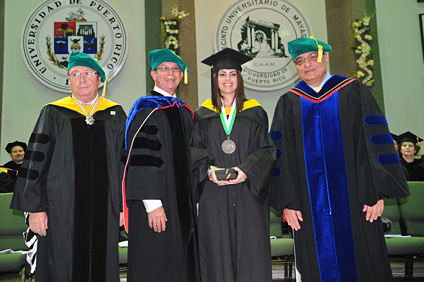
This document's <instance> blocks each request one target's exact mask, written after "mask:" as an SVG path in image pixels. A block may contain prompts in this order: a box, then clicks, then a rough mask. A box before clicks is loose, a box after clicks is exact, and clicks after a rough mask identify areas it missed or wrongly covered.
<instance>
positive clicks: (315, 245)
mask: <svg viewBox="0 0 424 282" xmlns="http://www.w3.org/2000/svg"><path fill="white" fill-rule="evenodd" d="M288 47H289V53H290V55H291V56H292V58H293V61H294V63H295V65H296V69H297V73H298V75H299V77H300V78H301V79H302V81H301V82H300V83H299V84H297V85H296V86H295V87H294V88H293V89H291V90H290V91H289V92H288V93H286V94H284V95H283V96H281V98H280V100H279V101H278V104H277V107H276V110H275V114H274V119H273V123H272V126H271V130H272V132H271V135H272V137H273V139H274V141H275V144H276V145H277V147H278V149H279V152H280V153H279V154H277V156H280V157H279V159H277V167H276V169H275V171H274V177H273V180H272V183H271V191H270V200H271V204H272V205H273V206H274V207H276V208H277V209H279V210H282V209H284V214H285V217H286V219H287V222H288V224H289V225H290V226H291V227H292V228H293V229H294V231H293V232H294V239H295V254H296V270H297V273H296V275H297V279H300V280H301V281H308V282H315V281H326V282H327V281H343V282H346V281H355V282H367V281H369V282H387V281H391V280H392V274H391V269H390V264H389V260H388V255H387V250H386V244H385V240H384V235H383V228H382V223H381V220H380V216H381V213H382V212H383V208H384V201H383V198H386V197H387V198H394V197H407V196H408V195H409V190H408V186H407V183H406V181H405V177H404V175H403V173H402V169H401V166H400V160H399V157H398V155H397V154H396V152H395V149H394V146H393V138H392V136H391V135H390V133H389V130H388V126H387V120H386V118H385V117H384V116H383V114H382V113H381V111H380V109H379V108H378V106H377V103H376V102H375V100H374V98H373V96H372V94H371V93H370V91H369V90H368V89H367V87H365V86H364V85H363V84H362V83H361V82H360V81H358V80H356V79H351V78H347V77H342V76H339V75H330V74H329V73H328V72H327V70H326V67H327V65H328V61H329V58H328V53H327V52H329V51H331V46H330V45H328V44H325V43H324V42H321V41H319V40H315V39H314V38H313V37H312V38H298V39H295V40H293V41H291V42H289V43H288Z"/></svg>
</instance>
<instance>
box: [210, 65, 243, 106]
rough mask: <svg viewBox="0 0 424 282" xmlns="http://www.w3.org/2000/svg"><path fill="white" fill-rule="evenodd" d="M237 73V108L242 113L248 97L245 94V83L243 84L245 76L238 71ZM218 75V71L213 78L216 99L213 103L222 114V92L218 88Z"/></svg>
mask: <svg viewBox="0 0 424 282" xmlns="http://www.w3.org/2000/svg"><path fill="white" fill-rule="evenodd" d="M236 72H237V88H236V107H237V111H238V112H241V110H242V109H243V103H244V101H246V100H247V99H246V95H245V94H244V82H243V76H242V75H241V73H240V71H239V70H238V69H236ZM218 73H219V71H217V72H216V73H215V74H214V77H213V86H214V87H213V89H214V91H213V95H214V98H215V99H212V103H213V106H214V108H215V109H217V110H218V111H219V112H221V109H222V102H221V92H220V90H219V87H218Z"/></svg>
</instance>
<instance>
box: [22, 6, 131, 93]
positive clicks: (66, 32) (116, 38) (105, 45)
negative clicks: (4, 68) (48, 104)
mask: <svg viewBox="0 0 424 282" xmlns="http://www.w3.org/2000/svg"><path fill="white" fill-rule="evenodd" d="M21 46H22V55H23V59H24V61H25V64H26V65H27V67H28V69H29V70H30V72H31V73H32V74H33V75H34V76H35V77H36V78H37V79H38V80H39V81H40V82H41V83H43V84H44V85H45V86H47V87H49V88H52V89H54V90H57V91H61V92H70V88H69V83H68V77H67V76H66V74H67V68H68V58H69V56H70V55H71V53H72V52H84V53H86V54H88V55H90V56H92V57H93V58H95V59H97V60H98V62H99V64H100V65H101V66H102V67H103V69H104V70H105V72H106V75H107V76H108V78H109V80H111V79H113V78H114V77H115V76H116V75H117V74H118V73H119V71H120V70H121V68H122V66H123V64H124V62H125V59H126V56H127V52H128V36H127V32H126V29H125V26H124V23H123V21H122V19H121V17H120V16H119V15H118V14H117V12H116V11H115V10H114V9H113V8H112V7H111V6H110V5H109V4H107V3H106V2H104V1H102V0H99V1H94V0H68V1H63V0H62V1H57V0H49V1H45V2H43V3H42V4H40V5H39V6H37V7H36V8H35V9H34V11H33V12H32V13H31V15H30V16H29V17H28V19H27V21H26V24H25V26H24V30H23V34H22V44H21Z"/></svg>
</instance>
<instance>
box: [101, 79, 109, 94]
mask: <svg viewBox="0 0 424 282" xmlns="http://www.w3.org/2000/svg"><path fill="white" fill-rule="evenodd" d="M108 80H109V79H108V78H107V76H106V79H105V82H103V92H102V97H104V96H105V93H106V84H107V81H108Z"/></svg>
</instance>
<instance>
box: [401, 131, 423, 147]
mask: <svg viewBox="0 0 424 282" xmlns="http://www.w3.org/2000/svg"><path fill="white" fill-rule="evenodd" d="M397 140H398V142H399V144H400V143H402V142H412V143H414V144H417V143H419V142H420V141H423V139H421V138H420V137H418V136H417V135H415V134H414V133H411V132H410V131H407V132H405V133H402V134H400V135H399V136H398V138H397Z"/></svg>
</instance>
